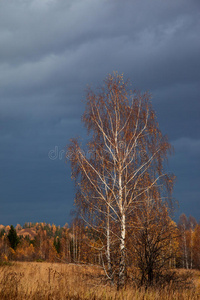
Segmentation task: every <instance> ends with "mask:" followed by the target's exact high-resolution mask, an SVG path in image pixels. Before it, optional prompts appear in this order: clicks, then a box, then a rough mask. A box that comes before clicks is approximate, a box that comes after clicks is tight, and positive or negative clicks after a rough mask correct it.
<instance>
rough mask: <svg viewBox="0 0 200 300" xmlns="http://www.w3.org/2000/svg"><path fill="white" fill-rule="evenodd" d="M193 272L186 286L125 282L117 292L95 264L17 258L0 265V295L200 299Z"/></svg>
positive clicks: (16, 297)
mask: <svg viewBox="0 0 200 300" xmlns="http://www.w3.org/2000/svg"><path fill="white" fill-rule="evenodd" d="M183 272H184V271H183ZM192 274H193V275H192V276H193V278H194V280H193V281H194V286H193V287H191V288H189V289H182V290H180V289H177V290H172V288H170V286H169V287H167V288H165V289H155V288H154V289H149V290H147V291H145V289H137V288H136V287H131V286H128V287H126V289H124V290H121V291H120V292H117V291H116V289H115V288H111V287H109V286H106V285H105V282H103V281H102V278H103V273H102V271H101V270H100V269H99V268H98V267H89V266H77V265H67V264H56V263H36V262H35V263H33V262H23V263H19V262H17V263H13V265H11V266H7V265H5V266H0V299H1V300H4V299H12V300H19V299H20V300H26V299H30V300H32V299H34V300H39V299H44V300H45V299H48V300H50V299H51V300H53V299H55V300H57V299H58V300H62V299H74V300H75V299H89V300H93V299H99V300H103V299H105V300H108V299H116V300H117V299H123V300H125V299H127V300H134V299H135V300H140V299H143V300H148V299H149V300H156V299H159V300H172V299H173V300H176V299H177V300H182V299H183V300H196V299H200V272H198V271H194V272H193V273H192Z"/></svg>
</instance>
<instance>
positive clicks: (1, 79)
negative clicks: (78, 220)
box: [0, 0, 200, 224]
mask: <svg viewBox="0 0 200 300" xmlns="http://www.w3.org/2000/svg"><path fill="white" fill-rule="evenodd" d="M199 17H200V4H199V1H186V0H177V1H171V0H170V1H165V2H161V1H160V0H153V1H149V0H144V1H139V0H137V1H132V0H130V1H128V0H126V1H119V0H117V1H114V0H112V1H111V0H110V1H106V0H104V1H103V0H102V1H100V0H99V1H93V0H84V1H83V0H79V1H78V0H73V1H58V0H43V1H41V0H30V1H24V0H17V1H16V0H3V1H1V2H0V133H1V134H0V145H1V149H0V153H1V171H0V172H1V177H2V180H1V183H2V187H3V188H2V190H1V200H0V201H1V202H2V205H1V206H2V207H3V210H2V214H1V215H0V223H11V222H13V223H17V222H18V223H19V222H21V223H23V222H25V221H31V220H33V219H34V220H36V216H35V215H38V218H39V219H40V220H39V221H48V222H49V221H50V222H57V223H60V224H64V223H65V222H66V221H67V220H65V217H64V216H65V214H64V213H63V211H64V210H66V219H67V218H68V216H69V211H70V209H71V208H72V203H73V197H74V189H73V185H72V183H71V181H70V168H69V166H67V167H66V166H65V163H64V161H65V160H64V157H59V153H61V154H62V151H63V149H65V148H64V147H65V145H66V144H67V143H68V142H69V139H70V138H71V137H74V136H82V137H83V138H84V137H85V132H84V130H83V128H82V125H81V123H80V117H81V114H82V113H83V110H84V104H83V102H82V100H83V99H84V96H85V88H86V85H87V84H91V85H92V86H98V85H100V84H101V83H102V80H103V79H104V78H105V76H106V75H107V74H108V73H111V72H112V71H113V70H118V71H119V72H123V73H124V76H125V78H128V77H129V78H130V81H131V82H132V84H133V87H134V88H138V89H141V90H149V91H150V92H151V93H152V94H153V100H152V102H153V105H154V108H155V110H156V112H157V116H158V121H159V123H160V126H161V129H162V131H163V132H164V133H167V134H168V135H169V138H170V140H172V143H173V144H174V147H175V155H174V157H173V158H171V159H170V164H171V165H172V168H173V171H174V173H176V175H177V174H178V175H177V177H179V178H177V185H176V189H175V196H176V197H177V198H178V200H180V202H181V201H182V203H183V208H182V210H184V207H185V208H187V211H188V212H190V213H191V214H194V215H195V211H197V210H196V209H194V208H193V206H192V205H191V206H190V202H189V201H188V197H189V196H191V198H192V199H193V200H192V201H193V203H196V204H197V203H198V202H197V201H198V199H199V193H198V183H197V179H196V178H199V177H198V176H197V174H198V166H197V163H198V162H199V156H198V153H199V152H198V149H199V142H198V141H199V140H200V135H199V129H198V128H199V126H200V121H199V120H200V117H199V111H200V101H199V78H200V74H199V73H200V60H199V50H200V39H199V28H200V18H199ZM183 149H185V150H183ZM195 149H196V150H195ZM49 151H55V156H56V155H57V157H56V158H55V159H53V160H52V159H51V158H50V157H49V156H48V154H49ZM56 151H57V152H58V153H57V154H56ZM183 165H184V170H185V171H184V172H183ZM190 174H191V176H190ZM186 182H188V183H189V182H190V186H192V189H190V188H189V186H187V185H186V184H185V183H186ZM186 186H187V188H186ZM184 195H187V197H186V196H184ZM197 198H198V199H197ZM16 203H18V205H17V204H16ZM41 203H42V204H41ZM55 203H57V204H56V205H57V206H56V207H57V209H56V210H55V209H54V208H55ZM34 204H35V206H36V207H35V206H34ZM196 204H195V205H196ZM180 205H181V204H180ZM12 207H13V209H11V208H12ZM23 207H24V210H23ZM37 207H38V209H37ZM188 208H189V209H188ZM11 211H12V212H11ZM15 212H16V215H15ZM195 216H196V217H198V216H197V214H196V215H195Z"/></svg>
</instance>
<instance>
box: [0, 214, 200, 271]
mask: <svg viewBox="0 0 200 300" xmlns="http://www.w3.org/2000/svg"><path fill="white" fill-rule="evenodd" d="M175 226H176V230H177V234H176V237H175V240H174V241H171V244H169V249H168V251H169V252H170V253H172V255H171V259H170V261H169V264H170V265H169V267H173V268H186V269H193V268H196V269H200V252H199V249H200V222H199V223H197V221H196V219H195V218H194V217H192V216H190V217H189V218H187V217H186V216H185V214H182V215H181V216H180V218H179V222H178V223H177V224H175ZM101 238H102V237H100V236H98V233H97V232H96V231H93V230H92V229H91V228H88V227H87V226H85V225H84V223H83V222H82V221H81V220H78V219H76V220H74V221H73V223H72V224H71V226H68V224H65V225H64V226H63V227H60V226H56V225H54V224H53V225H50V224H46V223H25V224H24V226H23V227H22V226H21V225H19V224H18V225H17V226H16V227H15V228H14V227H13V226H12V225H11V226H3V225H0V261H1V262H4V261H9V260H16V261H49V262H66V263H84V264H98V265H101V264H102V258H101V251H99V249H100V245H101ZM130 244H131V243H130ZM129 248H131V245H129ZM133 252H134V250H133ZM133 257H134V255H133ZM128 263H129V264H131V263H132V262H131V261H129V262H128Z"/></svg>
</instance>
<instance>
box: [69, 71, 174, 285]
mask: <svg viewBox="0 0 200 300" xmlns="http://www.w3.org/2000/svg"><path fill="white" fill-rule="evenodd" d="M82 121H83V124H84V125H85V127H86V128H87V130H88V134H89V141H88V142H87V145H86V147H85V148H84V147H83V146H82V145H81V143H80V142H79V141H78V140H77V139H72V140H71V143H70V145H69V146H68V151H67V158H69V157H70V161H71V168H72V177H73V178H74V179H75V183H76V187H77V193H76V198H75V204H76V207H77V209H78V210H79V213H80V214H81V216H82V217H83V219H84V220H85V222H86V223H87V225H89V226H92V227H93V228H94V229H95V230H97V231H98V232H99V236H100V238H101V241H102V246H101V247H100V249H99V250H100V251H101V252H102V253H104V257H106V259H107V262H106V263H105V262H104V261H102V263H103V265H104V266H105V272H106V274H107V276H108V278H109V279H110V280H111V281H112V282H114V280H117V285H118V288H121V287H123V286H124V284H125V280H126V255H127V253H126V238H127V236H126V232H127V220H128V217H129V215H130V214H133V213H134V210H135V208H136V207H137V205H138V203H139V202H140V201H141V199H142V195H144V194H145V193H147V192H148V191H150V190H151V189H153V188H155V187H156V186H163V187H166V188H167V187H169V186H170V183H172V182H173V179H172V177H170V176H169V175H167V174H165V173H164V170H163V164H164V162H165V159H166V158H167V155H168V153H169V152H170V150H171V146H170V144H169V143H168V140H167V137H166V136H163V135H162V133H161V131H160V129H159V126H158V122H157V120H156V115H155V112H154V110H153V109H152V105H151V101H150V95H149V94H148V93H144V94H141V93H139V92H136V91H131V90H130V88H129V83H127V82H124V81H123V75H119V74H118V73H114V74H112V75H108V77H107V78H106V79H105V81H104V84H103V86H102V87H101V88H100V89H98V91H97V92H96V93H95V92H94V91H93V90H92V89H90V88H89V89H88V91H87V96H86V108H85V112H84V114H83V117H82ZM113 245H115V246H118V250H117V253H118V254H119V257H117V258H116V257H115V265H117V269H115V270H114V269H113V263H112V251H113V250H112V249H114V248H113ZM115 250H116V249H115ZM116 259H117V262H116Z"/></svg>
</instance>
